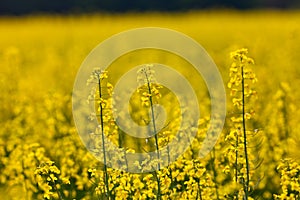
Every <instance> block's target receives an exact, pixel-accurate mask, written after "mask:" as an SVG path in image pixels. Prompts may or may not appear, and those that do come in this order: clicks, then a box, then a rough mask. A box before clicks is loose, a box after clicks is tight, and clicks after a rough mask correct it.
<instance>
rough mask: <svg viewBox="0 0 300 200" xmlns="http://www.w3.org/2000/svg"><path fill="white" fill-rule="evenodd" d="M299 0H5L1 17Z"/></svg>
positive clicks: (279, 5)
mask: <svg viewBox="0 0 300 200" xmlns="http://www.w3.org/2000/svg"><path fill="white" fill-rule="evenodd" d="M299 7H300V1H298V0H252V1H245V0H244V1H236V0H151V1H150V0H129V1H128V0H127V1H124V0H100V1H99V0H65V1H61V0H52V1H47V0H26V1H24V0H1V1H0V14H1V15H22V14H29V13H49V12H51V13H86V12H98V11H105V12H128V11H135V12H140V11H186V10H195V9H208V8H210V9H211V8H214V9H216V8H217V9H220V8H222V9H224V8H229V9H264V8H270V9H274V8H276V9H295V8H299Z"/></svg>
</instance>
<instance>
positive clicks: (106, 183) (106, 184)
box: [97, 74, 109, 199]
mask: <svg viewBox="0 0 300 200" xmlns="http://www.w3.org/2000/svg"><path fill="white" fill-rule="evenodd" d="M97 76H98V87H99V98H100V100H101V99H102V88H101V78H100V74H98V75H97ZM99 106H100V123H101V134H102V150H103V162H104V166H103V167H104V183H105V186H106V192H107V194H106V196H107V197H108V199H109V186H108V173H107V166H106V164H107V161H106V149H105V140H104V136H105V135H104V121H103V107H102V103H101V102H100V104H99Z"/></svg>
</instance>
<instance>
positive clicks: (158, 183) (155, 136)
mask: <svg viewBox="0 0 300 200" xmlns="http://www.w3.org/2000/svg"><path fill="white" fill-rule="evenodd" d="M145 76H146V79H147V87H148V92H149V101H150V108H151V118H152V124H153V132H154V138H155V146H156V151H157V160H158V162H157V169H158V170H160V163H159V162H160V153H159V146H158V136H157V130H156V124H155V115H154V108H153V100H152V92H151V86H150V81H149V78H148V75H147V72H145ZM155 174H156V180H157V190H158V191H157V197H156V199H161V198H160V196H161V189H160V187H161V186H160V180H159V177H158V175H157V173H156V172H155Z"/></svg>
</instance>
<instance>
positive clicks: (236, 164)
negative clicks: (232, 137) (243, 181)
mask: <svg viewBox="0 0 300 200" xmlns="http://www.w3.org/2000/svg"><path fill="white" fill-rule="evenodd" d="M238 145H239V133H238V132H236V142H235V163H234V164H235V182H236V183H237V182H238V156H239V152H238ZM238 194H239V192H238V191H236V194H235V196H236V199H238Z"/></svg>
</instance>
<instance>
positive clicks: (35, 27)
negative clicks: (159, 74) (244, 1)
mask: <svg viewBox="0 0 300 200" xmlns="http://www.w3.org/2000/svg"><path fill="white" fill-rule="evenodd" d="M299 24H300V13H299V12H298V11H285V12H283V11H282V12H281V11H246V12H237V11H203V12H189V13H172V14H169V13H145V14H134V13H128V14H116V15H109V14H106V15H105V14H101V15H100V14H98V15H97V14H93V15H84V16H46V15H41V16H25V17H1V18H0V36H1V37H0V41H1V42H0V66H1V67H0V82H1V85H0V89H1V96H0V100H1V101H0V102H1V104H0V136H1V137H0V194H1V199H4V200H6V199H24V200H27V199H28V200H29V199H86V200H88V199H201V200H205V199H300V180H299V179H300V156H299V151H298V149H299V147H300V141H299V136H300V135H299V131H298V130H299V128H300V125H299V124H300V123H299V120H300V118H299V117H298V114H297V111H298V109H299V108H298V107H299V101H300V92H299V91H298V87H297V86H298V85H299V84H300V68H299V64H300V58H299V52H300V25H299ZM144 26H158V27H164V28H170V29H174V30H177V31H180V32H182V33H184V34H186V35H188V36H190V37H192V38H194V39H195V40H196V41H197V42H199V43H200V44H201V45H202V46H203V47H204V48H205V49H206V50H207V52H208V53H209V54H210V56H211V57H212V59H213V60H214V61H215V63H216V65H217V66H218V68H219V70H220V73H221V75H222V78H223V80H224V85H225V86H226V88H227V89H226V93H227V117H226V122H225V125H224V128H223V131H222V133H221V135H220V137H219V139H218V141H217V144H216V145H215V147H214V148H213V150H212V151H211V152H210V153H209V154H208V155H206V156H205V157H204V158H199V157H198V151H199V148H200V146H201V144H202V142H203V138H204V137H205V133H206V131H207V129H208V128H209V127H208V124H209V120H210V116H209V111H210V110H209V103H210V102H209V96H208V94H207V92H203V91H206V88H205V83H204V82H201V81H200V82H199V81H197V80H198V77H194V76H192V75H191V74H193V72H192V71H188V70H185V69H186V68H188V67H189V65H188V63H186V62H185V61H184V60H180V59H179V58H178V57H176V56H174V55H168V54H165V55H164V56H160V53H161V52H156V51H154V52H152V51H150V50H147V51H145V52H136V54H134V55H131V54H128V55H126V56H124V57H120V58H119V59H118V60H117V61H116V62H115V63H113V64H112V66H111V67H110V68H109V69H108V71H107V72H106V71H101V70H96V71H94V73H93V74H91V80H89V81H90V82H91V81H92V82H93V81H95V82H97V81H99V80H105V81H104V82H101V84H105V85H101V84H99V87H98V88H97V87H96V88H95V90H94V91H91V92H92V93H91V96H90V97H87V100H89V101H91V102H92V104H94V105H95V108H97V109H95V110H96V111H97V113H91V114H92V116H94V120H98V122H102V124H103V126H102V127H100V129H96V131H95V132H94V133H93V135H92V136H91V138H90V140H91V142H90V144H91V146H90V147H91V148H93V150H94V152H95V153H91V152H90V151H88V150H87V148H86V147H85V146H84V145H83V143H82V141H81V140H80V138H79V136H78V134H77V130H76V127H75V125H74V121H73V116H72V87H73V82H74V79H75V76H76V73H77V70H78V69H79V67H80V65H81V63H82V62H83V60H84V58H85V57H86V56H87V55H88V53H89V52H90V51H91V50H92V49H93V48H94V47H95V46H96V45H97V44H99V43H100V42H101V41H103V40H105V39H107V38H108V37H110V36H112V35H113V34H116V33H119V32H121V31H124V30H128V29H131V28H138V27H144ZM133 57H134V58H136V60H135V59H133ZM152 59H156V60H159V61H162V62H165V63H166V64H168V65H169V66H174V68H175V69H177V70H179V71H180V70H182V72H183V73H185V74H184V75H185V77H186V78H187V79H189V80H190V81H191V85H192V86H193V88H196V92H197V95H198V99H200V100H199V104H200V109H201V118H200V119H198V120H197V123H198V131H197V135H196V137H195V138H194V140H193V141H191V142H190V147H189V148H188V149H187V150H186V151H185V153H184V154H183V155H182V156H180V157H179V158H178V159H177V160H176V161H175V162H172V163H168V166H167V167H164V168H160V162H161V161H160V157H161V156H168V155H158V156H157V157H155V158H149V159H147V160H145V161H144V162H142V163H139V162H137V163H130V164H132V165H134V166H135V167H138V168H141V169H145V173H140V174H134V173H128V172H126V168H127V167H128V166H126V164H124V171H122V170H116V169H112V168H109V167H105V165H103V164H102V163H101V162H99V161H98V160H97V159H95V157H94V156H96V157H98V158H100V160H103V156H109V155H106V154H105V153H103V152H108V151H109V150H108V149H105V147H106V145H105V141H104V143H103V140H102V138H103V137H104V134H105V135H106V136H107V138H109V139H110V140H111V141H112V142H113V143H115V144H116V145H118V146H119V147H122V150H123V151H122V153H121V154H120V156H121V157H122V158H121V159H122V161H124V162H123V163H126V153H128V152H143V151H147V152H148V151H149V152H150V151H155V150H159V149H160V148H163V147H165V146H166V145H167V144H168V142H170V141H171V140H172V139H174V135H175V134H176V132H177V130H178V123H179V122H178V120H179V118H180V117H179V115H178V112H179V111H177V110H176V108H177V105H178V103H177V102H176V101H175V104H171V105H170V104H168V102H171V100H172V99H174V96H173V95H172V93H171V92H170V91H169V90H168V89H166V88H163V86H160V85H159V84H156V83H152V82H151V81H150V79H146V81H145V82H144V85H142V86H141V87H140V88H139V90H137V92H136V93H134V94H133V96H132V99H131V103H132V108H131V109H132V110H131V111H132V113H133V115H132V117H133V118H135V121H136V122H137V123H138V124H147V123H149V121H151V120H155V119H154V118H152V119H151V115H149V116H150V117H149V116H148V115H147V113H145V110H149V108H150V109H151V107H153V105H154V104H156V103H159V104H162V105H164V106H165V107H166V110H167V111H168V113H172V114H171V115H170V116H168V118H167V119H168V121H170V123H169V124H168V126H166V127H165V128H164V129H163V130H162V131H160V132H159V133H158V134H157V135H155V136H153V137H151V138H149V139H147V140H145V139H136V138H133V137H131V136H128V135H126V134H125V133H123V132H121V131H120V130H119V129H118V126H117V124H115V123H114V121H113V119H112V114H111V112H110V111H107V110H105V108H106V106H107V107H108V106H111V104H112V102H111V99H110V98H111V90H112V88H113V85H114V84H115V81H116V80H115V79H113V78H111V77H112V76H113V75H115V76H117V77H119V76H121V75H122V74H123V73H124V70H126V66H129V65H134V64H137V63H141V62H146V63H147V62H148V61H151V60H152ZM120 66H121V67H120ZM110 69H111V70H112V71H113V72H114V74H110ZM153 70H154V72H152V69H149V71H147V70H146V71H144V74H143V73H142V74H141V75H140V79H141V80H145V77H144V75H145V74H147V73H150V72H151V74H154V75H153V76H154V78H155V68H154V69H153ZM87 81H88V80H87ZM99 83H100V82H99ZM102 88H106V93H107V94H108V95H106V96H105V97H102V96H101V97H100V96H99V93H100V91H101V89H102ZM98 97H99V98H98ZM91 102H90V103H91ZM174 105H175V106H174ZM138 107H140V108H142V109H140V110H139V109H137V108H138ZM174 107H175V108H174ZM101 110H103V112H102V115H101V114H100V111H101ZM139 119H143V120H141V121H139ZM189 132H190V130H189V129H188V128H186V129H185V130H184V131H182V132H181V133H180V134H182V137H184V135H185V134H188V133H189ZM167 152H168V151H167ZM107 162H113V160H109V159H107ZM150 163H152V164H153V163H154V164H155V165H157V168H158V169H160V170H156V171H153V172H147V166H149V165H150ZM127 165H128V163H127Z"/></svg>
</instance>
